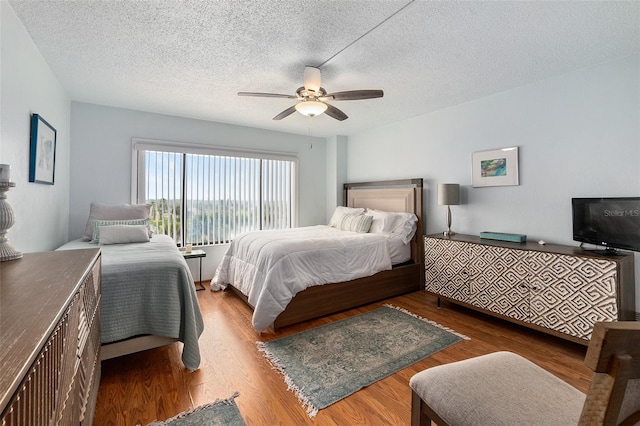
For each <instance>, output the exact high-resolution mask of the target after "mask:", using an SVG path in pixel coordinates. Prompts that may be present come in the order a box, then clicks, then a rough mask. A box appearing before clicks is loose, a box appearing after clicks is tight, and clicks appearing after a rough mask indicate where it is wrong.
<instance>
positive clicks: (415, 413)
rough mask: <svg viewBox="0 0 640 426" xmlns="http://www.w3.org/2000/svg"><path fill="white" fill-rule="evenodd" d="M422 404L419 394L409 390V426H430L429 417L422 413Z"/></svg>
mask: <svg viewBox="0 0 640 426" xmlns="http://www.w3.org/2000/svg"><path fill="white" fill-rule="evenodd" d="M423 405H424V402H423V401H422V399H420V396H419V395H418V394H417V393H415V391H414V390H411V426H431V419H430V418H429V417H427V415H426V414H425V413H424V410H423V409H422V408H423Z"/></svg>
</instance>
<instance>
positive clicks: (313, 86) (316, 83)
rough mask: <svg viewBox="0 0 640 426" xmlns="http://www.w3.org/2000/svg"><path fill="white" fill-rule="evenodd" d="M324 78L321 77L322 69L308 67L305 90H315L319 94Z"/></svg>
mask: <svg viewBox="0 0 640 426" xmlns="http://www.w3.org/2000/svg"><path fill="white" fill-rule="evenodd" d="M321 80H322V77H321V75H320V68H316V67H312V66H310V65H307V66H305V67H304V88H305V89H307V90H313V91H314V92H318V91H319V90H320V82H321Z"/></svg>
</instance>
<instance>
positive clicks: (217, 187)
mask: <svg viewBox="0 0 640 426" xmlns="http://www.w3.org/2000/svg"><path fill="white" fill-rule="evenodd" d="M141 147H144V148H146V149H140V148H141ZM149 148H152V146H151V147H149V146H148V144H139V145H138V146H136V144H135V143H134V153H136V156H135V157H137V167H136V168H137V185H136V186H137V202H140V203H150V204H151V206H152V207H151V225H152V227H154V228H155V232H157V233H161V234H166V235H170V236H171V237H173V239H174V240H175V241H176V242H177V243H178V244H180V245H184V244H192V245H194V246H197V245H209V244H225V243H228V242H229V241H230V240H231V239H232V238H233V237H234V236H235V235H237V234H239V233H242V232H247V231H255V230H260V229H283V228H290V227H291V226H292V218H293V213H294V212H293V199H294V188H295V185H294V176H295V173H294V172H295V164H296V161H295V159H291V160H288V159H270V158H255V157H248V156H247V157H243V156H234V155H219V154H206V153H190V152H172V151H171V150H170V149H168V148H167V147H166V146H164V145H162V146H161V149H160V150H154V149H149ZM181 151H185V150H184V149H181Z"/></svg>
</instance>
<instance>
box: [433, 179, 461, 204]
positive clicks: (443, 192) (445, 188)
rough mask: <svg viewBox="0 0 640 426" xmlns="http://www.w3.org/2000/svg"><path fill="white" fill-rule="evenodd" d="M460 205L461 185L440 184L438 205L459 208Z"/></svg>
mask: <svg viewBox="0 0 640 426" xmlns="http://www.w3.org/2000/svg"><path fill="white" fill-rule="evenodd" d="M459 204H460V185H459V184H457V183H439V184H438V205H440V206H457V205H459Z"/></svg>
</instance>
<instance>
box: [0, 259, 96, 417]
mask: <svg viewBox="0 0 640 426" xmlns="http://www.w3.org/2000/svg"><path fill="white" fill-rule="evenodd" d="M100 268H101V257H100V250H99V249H97V248H96V249H88V250H69V251H54V252H43V253H29V254H25V255H24V257H23V258H22V259H18V260H12V261H8V262H2V263H0V365H1V366H2V369H1V370H0V413H2V417H0V419H1V424H2V426H13V425H36V426H37V425H43V426H44V425H79V424H87V425H90V424H91V422H92V419H93V412H94V408H95V401H96V399H97V395H98V385H99V382H100Z"/></svg>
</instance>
